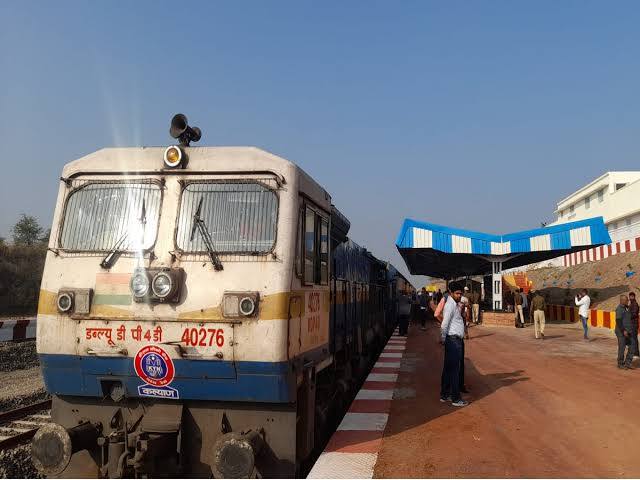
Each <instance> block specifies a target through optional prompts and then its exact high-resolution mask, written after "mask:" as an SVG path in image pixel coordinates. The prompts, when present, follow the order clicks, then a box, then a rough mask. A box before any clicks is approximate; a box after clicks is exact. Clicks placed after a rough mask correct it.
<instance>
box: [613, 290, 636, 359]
mask: <svg viewBox="0 0 640 480" xmlns="http://www.w3.org/2000/svg"><path fill="white" fill-rule="evenodd" d="M636 335H637V334H636V332H634V329H633V324H632V322H631V312H630V311H629V299H628V298H627V296H626V295H620V304H619V305H618V307H617V308H616V337H618V368H626V369H627V370H631V369H632V368H633V367H632V366H631V362H632V361H633V353H634V352H635V351H636V348H637V343H638V342H637V339H636ZM627 341H628V342H629V344H628V345H629V346H628V348H627ZM625 348H627V355H626V357H625V354H624V351H625Z"/></svg>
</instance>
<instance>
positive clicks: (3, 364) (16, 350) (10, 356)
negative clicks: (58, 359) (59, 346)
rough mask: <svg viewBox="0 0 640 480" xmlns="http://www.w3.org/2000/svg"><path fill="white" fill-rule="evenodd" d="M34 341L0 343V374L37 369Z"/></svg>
mask: <svg viewBox="0 0 640 480" xmlns="http://www.w3.org/2000/svg"><path fill="white" fill-rule="evenodd" d="M39 364H40V363H39V362H38V354H37V353H36V341H35V340H26V341H24V342H0V372H11V371H13V370H19V369H24V368H29V367H37V366H38V365H39Z"/></svg>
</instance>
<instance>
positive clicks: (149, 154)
mask: <svg viewBox="0 0 640 480" xmlns="http://www.w3.org/2000/svg"><path fill="white" fill-rule="evenodd" d="M165 149H166V146H165V147H115V148H103V149H100V150H97V151H95V152H92V153H90V154H88V155H85V156H84V157H81V158H79V159H77V160H74V161H72V162H69V163H67V164H66V165H65V166H64V169H63V171H62V176H63V177H64V178H71V177H74V176H76V175H79V174H99V175H100V174H101V175H105V174H116V173H121V172H126V173H132V174H136V173H145V174H149V175H164V174H168V173H170V172H171V171H170V170H168V169H166V168H164V163H163V154H164V151H165ZM182 149H183V150H184V152H185V153H186V154H187V156H188V158H189V161H188V165H187V168H186V169H185V170H177V172H178V173H184V174H188V173H189V172H203V173H205V172H206V173H212V174H216V173H238V174H240V173H247V172H264V173H266V172H272V173H274V174H277V175H280V176H282V177H284V178H285V180H287V177H290V176H291V175H292V174H294V173H296V172H297V173H298V175H299V184H300V185H299V188H300V190H301V191H304V192H305V194H307V195H308V196H310V197H311V198H313V200H315V201H316V202H318V203H319V204H320V205H321V206H323V207H325V208H327V209H328V208H329V206H330V204H331V196H330V195H329V193H327V191H326V190H325V189H323V188H322V187H321V186H320V185H319V184H318V183H317V182H316V181H315V180H314V179H313V178H312V177H311V176H310V175H308V174H307V173H306V172H305V171H304V170H303V169H302V168H300V167H299V166H298V165H296V164H295V163H293V162H290V161H289V160H286V159H284V158H282V157H279V156H278V155H274V154H272V153H270V152H267V151H266V150H262V149H260V148H257V147H182ZM223 161H224V164H222V165H223V166H222V168H221V162H223Z"/></svg>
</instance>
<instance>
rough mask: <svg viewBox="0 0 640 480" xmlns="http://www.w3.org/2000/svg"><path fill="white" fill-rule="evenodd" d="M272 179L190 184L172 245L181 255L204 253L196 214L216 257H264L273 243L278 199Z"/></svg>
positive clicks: (185, 190) (183, 200)
mask: <svg viewBox="0 0 640 480" xmlns="http://www.w3.org/2000/svg"><path fill="white" fill-rule="evenodd" d="M272 181H273V180H272V179H268V180H265V181H258V180H242V179H238V180H233V181H217V180H212V181H207V182H192V183H188V184H186V185H185V187H184V189H183V191H182V201H181V204H180V214H179V217H178V229H177V235H176V243H177V246H178V248H179V249H181V250H183V251H185V252H200V253H201V252H206V246H205V243H204V240H203V239H202V236H201V234H200V232H199V231H198V229H197V228H195V229H194V218H195V215H196V213H198V208H199V207H200V212H199V216H200V218H201V219H202V220H203V222H204V225H205V226H206V228H207V230H208V232H209V234H210V235H211V240H212V244H213V248H214V250H215V251H216V252H217V253H231V254H264V253H268V252H270V251H271V249H272V248H273V246H274V244H275V241H276V227H277V217H278V197H277V195H276V192H275V191H274V188H273V187H272V186H271V185H270V184H269V182H272Z"/></svg>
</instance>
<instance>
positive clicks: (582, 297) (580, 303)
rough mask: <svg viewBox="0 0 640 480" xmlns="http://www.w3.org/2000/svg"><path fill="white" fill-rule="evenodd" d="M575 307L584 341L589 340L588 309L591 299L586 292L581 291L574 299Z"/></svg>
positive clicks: (584, 290)
mask: <svg viewBox="0 0 640 480" xmlns="http://www.w3.org/2000/svg"><path fill="white" fill-rule="evenodd" d="M575 302H576V306H577V307H578V315H579V316H580V320H581V321H582V328H583V329H584V339H585V340H589V323H588V320H589V307H591V298H589V295H587V290H586V289H584V288H583V289H582V290H580V293H579V294H578V295H576V298H575Z"/></svg>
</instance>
